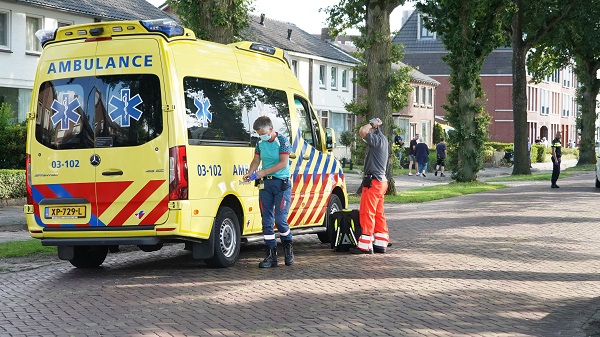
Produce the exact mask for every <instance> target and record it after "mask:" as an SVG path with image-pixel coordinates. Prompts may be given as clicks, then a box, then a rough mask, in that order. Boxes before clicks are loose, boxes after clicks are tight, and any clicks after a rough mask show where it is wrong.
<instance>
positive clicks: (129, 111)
mask: <svg viewBox="0 0 600 337" xmlns="http://www.w3.org/2000/svg"><path fill="white" fill-rule="evenodd" d="M160 96H161V89H160V82H159V79H158V76H156V75H150V74H136V75H110V76H99V77H98V78H97V80H96V91H95V92H94V94H93V96H90V98H89V100H90V101H92V102H93V104H94V106H95V109H94V110H95V116H96V121H95V123H94V134H95V135H96V147H124V146H137V145H141V144H145V143H147V142H149V141H151V140H152V139H154V138H156V137H158V136H160V134H161V133H162V130H163V118H162V104H161V99H160ZM92 98H93V100H92Z"/></svg>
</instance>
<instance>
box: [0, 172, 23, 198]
mask: <svg viewBox="0 0 600 337" xmlns="http://www.w3.org/2000/svg"><path fill="white" fill-rule="evenodd" d="M26 194H27V189H26V187H25V170H0V200H6V199H17V198H24V197H25V196H26Z"/></svg>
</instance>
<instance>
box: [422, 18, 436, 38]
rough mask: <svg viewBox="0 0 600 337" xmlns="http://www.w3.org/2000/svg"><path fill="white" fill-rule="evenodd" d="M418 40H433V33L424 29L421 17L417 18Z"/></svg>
mask: <svg viewBox="0 0 600 337" xmlns="http://www.w3.org/2000/svg"><path fill="white" fill-rule="evenodd" d="M419 39H427V40H433V39H435V33H433V32H430V31H429V30H427V28H425V25H424V22H423V16H419Z"/></svg>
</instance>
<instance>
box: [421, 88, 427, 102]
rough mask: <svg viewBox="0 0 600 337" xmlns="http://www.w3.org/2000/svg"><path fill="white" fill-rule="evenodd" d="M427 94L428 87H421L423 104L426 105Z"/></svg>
mask: <svg viewBox="0 0 600 337" xmlns="http://www.w3.org/2000/svg"><path fill="white" fill-rule="evenodd" d="M425 96H427V89H426V88H425V87H421V97H420V98H421V102H420V103H421V106H425Z"/></svg>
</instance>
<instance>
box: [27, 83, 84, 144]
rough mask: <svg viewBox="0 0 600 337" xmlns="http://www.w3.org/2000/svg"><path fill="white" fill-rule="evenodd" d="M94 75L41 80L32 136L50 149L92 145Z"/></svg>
mask: <svg viewBox="0 0 600 337" xmlns="http://www.w3.org/2000/svg"><path fill="white" fill-rule="evenodd" d="M93 92H94V78H93V77H81V78H67V79H60V80H53V81H48V82H44V83H42V85H41V86H40V92H39V96H38V102H37V107H38V108H37V116H36V128H35V137H36V139H37V141H38V142H39V143H40V144H42V145H44V146H46V147H49V148H52V149H83V148H93V147H94V134H93V123H94V115H93V113H94V108H93V107H94V106H93V101H90V100H88V97H90V96H91V97H93Z"/></svg>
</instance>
